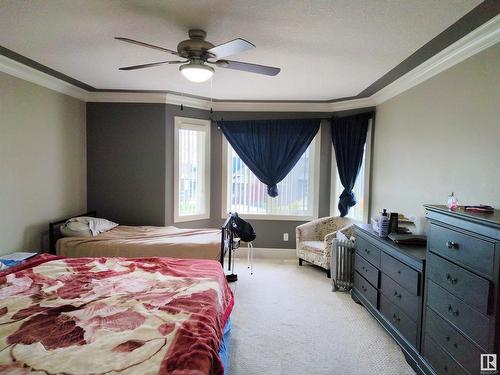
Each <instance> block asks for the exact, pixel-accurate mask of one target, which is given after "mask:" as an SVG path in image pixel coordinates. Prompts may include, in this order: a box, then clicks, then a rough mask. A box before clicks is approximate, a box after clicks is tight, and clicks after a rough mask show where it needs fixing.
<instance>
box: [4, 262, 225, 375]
mask: <svg viewBox="0 0 500 375" xmlns="http://www.w3.org/2000/svg"><path fill="white" fill-rule="evenodd" d="M233 303H234V300H233V295H232V293H231V290H230V289H229V287H228V284H227V282H226V279H225V277H224V273H223V271H222V267H221V265H220V263H218V262H215V261H212V260H189V259H173V258H135V259H130V258H104V257H103V258H64V257H59V256H54V255H49V254H42V255H39V256H37V257H35V258H33V259H32V260H30V261H27V262H25V263H24V264H22V265H20V266H17V267H14V268H12V269H9V270H7V271H4V272H2V273H0V373H12V374H14V373H15V374H27V373H39V374H54V373H65V374H84V373H95V374H108V373H112V372H113V373H120V374H217V375H218V374H223V373H224V365H223V360H224V358H223V357H224V356H225V359H227V344H228V343H227V336H228V331H229V327H230V320H229V316H230V313H231V310H232V307H233ZM224 338H225V339H226V340H224V341H223V339H224Z"/></svg>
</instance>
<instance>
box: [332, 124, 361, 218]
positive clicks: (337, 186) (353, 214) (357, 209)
mask: <svg viewBox="0 0 500 375" xmlns="http://www.w3.org/2000/svg"><path fill="white" fill-rule="evenodd" d="M370 145H371V121H370V123H369V125H368V133H367V134H366V143H365V151H364V153H363V162H362V164H361V168H360V169H359V174H358V177H357V179H356V183H355V184H354V188H353V189H352V191H353V193H354V196H355V197H356V205H354V206H353V207H351V208H350V209H349V213H348V214H347V217H349V218H351V219H353V220H356V221H359V222H365V223H366V222H368V209H369V201H368V198H369V191H370V190H369V178H370ZM332 147H333V146H332ZM332 152H333V155H332V181H331V192H330V215H332V216H339V215H340V212H339V209H338V203H339V197H340V194H342V191H344V187H343V186H342V183H341V182H340V177H339V172H338V170H337V163H336V161H335V151H332Z"/></svg>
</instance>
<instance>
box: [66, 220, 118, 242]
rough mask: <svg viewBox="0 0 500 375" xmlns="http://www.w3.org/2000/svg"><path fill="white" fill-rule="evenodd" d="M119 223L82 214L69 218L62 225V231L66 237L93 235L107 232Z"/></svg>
mask: <svg viewBox="0 0 500 375" xmlns="http://www.w3.org/2000/svg"><path fill="white" fill-rule="evenodd" d="M117 226H118V224H117V223H114V222H112V221H109V220H106V219H101V218H97V217H89V216H80V217H74V218H72V219H69V220H68V221H66V223H64V225H62V226H61V228H60V231H61V234H62V235H63V236H66V237H75V236H76V237H91V236H97V235H98V234H99V233H104V232H107V231H108V230H111V229H113V228H115V227H117Z"/></svg>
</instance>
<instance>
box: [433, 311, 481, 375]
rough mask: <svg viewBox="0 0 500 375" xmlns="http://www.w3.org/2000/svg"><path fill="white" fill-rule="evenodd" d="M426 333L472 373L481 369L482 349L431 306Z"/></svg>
mask: <svg viewBox="0 0 500 375" xmlns="http://www.w3.org/2000/svg"><path fill="white" fill-rule="evenodd" d="M425 335H430V336H431V337H432V339H433V340H434V341H435V342H436V343H437V344H439V345H440V346H441V347H442V348H444V349H445V350H446V351H447V352H448V353H449V354H451V356H452V357H453V358H455V360H456V361H457V362H459V363H460V364H461V365H462V366H463V367H464V368H465V369H466V370H467V371H469V372H470V373H471V374H474V373H476V372H477V371H478V370H479V368H480V367H479V364H480V358H481V350H479V348H477V347H476V346H475V345H474V344H472V343H471V342H470V341H469V340H467V339H466V338H465V337H464V336H463V335H462V334H461V333H460V332H458V331H457V330H456V329H455V328H453V327H452V326H451V325H450V324H448V323H447V322H446V321H445V320H444V319H443V318H441V317H440V316H439V315H438V314H436V313H435V312H434V311H432V310H431V309H429V308H427V311H426V315H425Z"/></svg>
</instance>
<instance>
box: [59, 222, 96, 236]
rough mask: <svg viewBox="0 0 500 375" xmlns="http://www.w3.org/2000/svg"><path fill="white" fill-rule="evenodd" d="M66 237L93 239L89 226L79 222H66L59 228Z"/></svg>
mask: <svg viewBox="0 0 500 375" xmlns="http://www.w3.org/2000/svg"><path fill="white" fill-rule="evenodd" d="M59 230H60V231H61V234H62V235H63V236H64V237H91V236H92V232H91V231H90V229H89V225H88V224H84V223H79V222H78V221H74V222H66V223H64V224H63V225H61V227H60V228H59Z"/></svg>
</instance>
